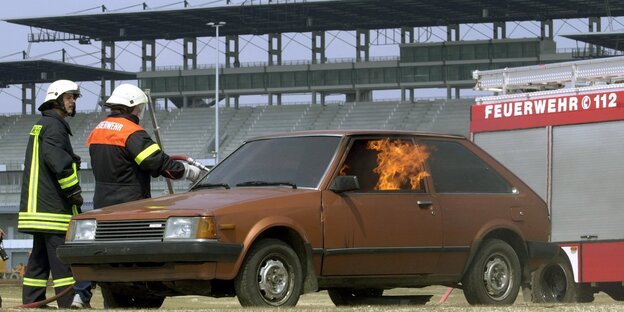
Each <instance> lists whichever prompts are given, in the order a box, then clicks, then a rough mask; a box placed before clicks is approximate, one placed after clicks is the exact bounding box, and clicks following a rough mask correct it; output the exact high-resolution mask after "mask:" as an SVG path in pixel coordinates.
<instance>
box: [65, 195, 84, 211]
mask: <svg viewBox="0 0 624 312" xmlns="http://www.w3.org/2000/svg"><path fill="white" fill-rule="evenodd" d="M68 199H69V203H70V204H72V205H76V208H80V206H82V203H83V199H82V195H80V193H75V194H73V195H71V196H69V198H68Z"/></svg>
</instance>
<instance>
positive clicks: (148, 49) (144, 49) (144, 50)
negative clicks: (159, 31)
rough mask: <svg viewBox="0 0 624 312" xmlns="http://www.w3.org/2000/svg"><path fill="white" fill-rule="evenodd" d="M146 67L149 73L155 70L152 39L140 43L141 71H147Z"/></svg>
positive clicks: (154, 44) (153, 41)
mask: <svg viewBox="0 0 624 312" xmlns="http://www.w3.org/2000/svg"><path fill="white" fill-rule="evenodd" d="M148 65H149V67H150V71H155V70H156V40H154V39H144V40H142V41H141V70H142V71H147V67H148Z"/></svg>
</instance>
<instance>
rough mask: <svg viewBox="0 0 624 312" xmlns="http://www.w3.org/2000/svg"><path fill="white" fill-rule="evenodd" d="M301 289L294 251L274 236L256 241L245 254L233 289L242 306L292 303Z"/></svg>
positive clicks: (301, 282) (291, 304) (300, 277)
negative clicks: (273, 237)
mask: <svg viewBox="0 0 624 312" xmlns="http://www.w3.org/2000/svg"><path fill="white" fill-rule="evenodd" d="M302 289H303V270H302V266H301V261H300V260H299V257H297V254H296V253H295V251H294V250H293V249H292V248H291V247H290V246H288V245H287V244H286V243H284V242H282V241H280V240H277V239H264V240H261V241H258V242H257V243H256V244H254V246H253V247H252V248H251V250H250V251H249V253H248V254H247V256H246V258H245V261H244V262H243V264H242V267H241V269H240V271H239V272H238V275H237V276H236V279H234V290H235V292H236V297H237V298H238V302H240V304H241V305H242V306H243V307H258V306H269V307H282V306H295V305H296V304H297V302H298V301H299V297H300V296H301V292H302Z"/></svg>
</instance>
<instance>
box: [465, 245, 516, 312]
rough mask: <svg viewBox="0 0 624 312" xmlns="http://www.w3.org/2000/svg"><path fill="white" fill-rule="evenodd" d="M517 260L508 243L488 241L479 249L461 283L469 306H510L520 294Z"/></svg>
mask: <svg viewBox="0 0 624 312" xmlns="http://www.w3.org/2000/svg"><path fill="white" fill-rule="evenodd" d="M521 276H522V274H521V269H520V260H519V259H518V255H517V254H516V252H515V251H514V249H513V248H511V246H509V244H507V243H505V242H504V241H502V240H499V239H491V240H487V241H485V242H484V243H483V246H482V247H481V248H480V249H479V252H478V254H477V255H476V257H475V258H474V260H473V262H472V264H471V266H470V268H469V269H468V272H467V273H466V276H465V277H464V280H463V281H462V284H463V290H464V296H465V297H466V300H467V301H468V303H470V304H473V305H474V304H484V305H510V304H513V303H514V301H516V297H517V296H518V292H519V291H520V278H521Z"/></svg>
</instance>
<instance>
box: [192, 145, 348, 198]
mask: <svg viewBox="0 0 624 312" xmlns="http://www.w3.org/2000/svg"><path fill="white" fill-rule="evenodd" d="M340 140H341V138H340V137H337V136H309V137H305V136H304V137H286V138H270V139H264V140H257V141H251V142H247V143H245V144H244V145H243V146H241V147H240V148H239V149H237V150H236V151H235V152H234V153H232V155H230V156H229V157H227V158H226V159H225V160H223V162H221V163H220V164H219V165H218V166H217V167H215V168H214V169H213V170H212V171H211V172H210V174H209V175H208V177H207V178H206V179H204V180H203V181H202V183H201V184H200V186H201V185H202V184H227V185H229V186H230V187H235V186H236V185H237V184H240V183H246V182H257V181H261V182H268V183H276V182H277V183H292V184H295V185H296V186H297V187H311V188H316V187H318V185H319V183H320V180H321V178H322V177H323V175H324V174H325V172H326V171H327V168H328V166H329V164H330V162H331V160H332V159H333V157H334V155H335V154H336V149H337V148H338V145H339V143H340Z"/></svg>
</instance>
